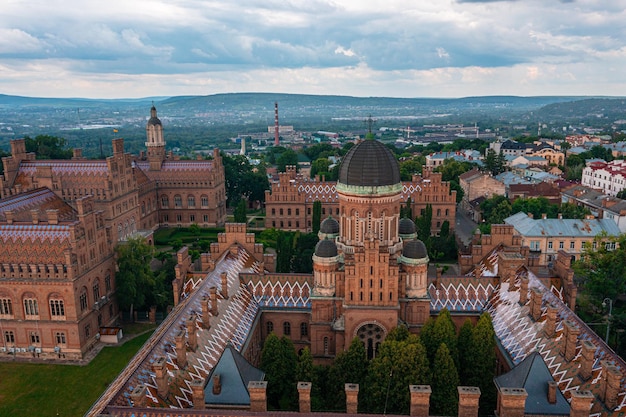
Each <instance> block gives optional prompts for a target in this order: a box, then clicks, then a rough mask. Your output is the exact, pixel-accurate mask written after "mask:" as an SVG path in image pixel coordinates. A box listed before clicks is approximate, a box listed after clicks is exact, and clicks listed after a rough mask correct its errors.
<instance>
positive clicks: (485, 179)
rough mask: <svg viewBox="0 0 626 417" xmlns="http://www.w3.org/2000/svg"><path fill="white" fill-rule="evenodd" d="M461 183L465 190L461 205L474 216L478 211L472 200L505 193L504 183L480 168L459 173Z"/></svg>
mask: <svg viewBox="0 0 626 417" xmlns="http://www.w3.org/2000/svg"><path fill="white" fill-rule="evenodd" d="M459 184H460V186H461V189H462V190H463V199H462V201H461V206H462V207H463V209H464V210H465V211H467V212H468V213H469V214H470V215H471V216H472V217H473V218H474V214H475V213H476V212H475V210H474V209H473V207H472V205H471V204H470V202H471V201H474V200H476V199H477V198H480V197H483V198H491V197H493V196H494V195H505V187H504V184H503V183H502V182H500V181H498V180H497V179H496V178H494V177H493V176H492V175H491V174H487V173H484V172H482V171H480V170H478V168H474V169H472V170H470V171H467V172H465V173H463V174H461V175H459ZM475 220H476V219H475Z"/></svg>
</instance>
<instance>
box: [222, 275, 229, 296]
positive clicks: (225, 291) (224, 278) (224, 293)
mask: <svg viewBox="0 0 626 417" xmlns="http://www.w3.org/2000/svg"><path fill="white" fill-rule="evenodd" d="M220 278H221V280H222V297H224V299H226V300H227V299H228V274H226V272H222V273H221V274H220Z"/></svg>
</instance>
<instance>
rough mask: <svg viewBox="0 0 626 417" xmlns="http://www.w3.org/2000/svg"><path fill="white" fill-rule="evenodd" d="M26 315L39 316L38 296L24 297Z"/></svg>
mask: <svg viewBox="0 0 626 417" xmlns="http://www.w3.org/2000/svg"><path fill="white" fill-rule="evenodd" d="M24 315H25V316H38V315H39V305H38V304H37V299H36V298H34V297H33V298H30V297H29V298H24Z"/></svg>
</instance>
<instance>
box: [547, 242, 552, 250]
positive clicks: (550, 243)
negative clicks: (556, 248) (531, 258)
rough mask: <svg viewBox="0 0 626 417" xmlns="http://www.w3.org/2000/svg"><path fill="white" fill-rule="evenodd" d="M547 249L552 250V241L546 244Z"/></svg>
mask: <svg viewBox="0 0 626 417" xmlns="http://www.w3.org/2000/svg"><path fill="white" fill-rule="evenodd" d="M548 249H552V241H549V242H548Z"/></svg>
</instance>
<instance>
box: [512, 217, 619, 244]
mask: <svg viewBox="0 0 626 417" xmlns="http://www.w3.org/2000/svg"><path fill="white" fill-rule="evenodd" d="M504 222H505V223H507V224H512V225H513V226H514V227H515V230H517V232H518V233H520V234H521V235H522V236H525V237H533V236H537V237H545V236H553V237H559V236H563V237H589V238H592V237H595V236H596V235H598V234H600V233H601V232H606V233H607V234H608V235H609V236H618V235H619V234H620V233H621V232H620V230H619V227H617V224H615V222H614V221H613V220H609V219H588V220H587V219H585V220H578V219H531V218H530V217H528V215H527V214H526V213H522V212H519V213H516V214H514V215H512V216H509V217H507V218H506V219H504Z"/></svg>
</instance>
